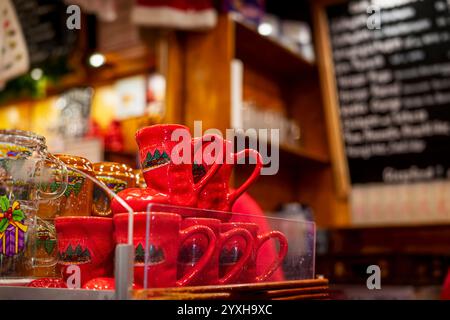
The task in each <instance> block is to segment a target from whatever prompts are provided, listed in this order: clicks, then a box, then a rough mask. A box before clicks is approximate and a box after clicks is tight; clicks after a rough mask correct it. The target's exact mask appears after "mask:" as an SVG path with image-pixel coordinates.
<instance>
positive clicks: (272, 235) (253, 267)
mask: <svg viewBox="0 0 450 320" xmlns="http://www.w3.org/2000/svg"><path fill="white" fill-rule="evenodd" d="M236 228H242V229H246V230H247V231H249V232H250V233H251V234H252V237H253V239H254V246H253V254H252V257H251V259H249V260H248V262H247V264H246V265H245V266H244V268H243V271H242V273H241V275H240V277H239V278H238V280H237V282H238V283H253V282H262V281H265V280H267V279H269V278H270V277H271V276H272V274H273V273H274V272H275V271H276V270H277V269H278V268H279V267H280V265H281V263H282V262H283V259H284V257H285V256H286V254H287V252H288V241H287V239H286V237H285V236H284V234H283V233H281V232H279V231H269V232H267V233H264V234H258V229H259V227H258V225H257V224H256V223H247V222H227V223H222V225H221V231H222V232H227V231H229V230H233V229H236ZM270 239H277V240H278V241H279V243H280V249H279V252H278V257H277V258H276V259H275V261H273V262H272V263H271V264H270V265H268V266H265V267H264V268H263V272H261V273H260V274H258V271H257V258H258V251H259V250H260V248H261V247H262V245H263V244H264V243H265V242H266V241H269V240H270ZM242 248H243V244H242V240H241V239H239V238H236V237H234V238H233V239H231V240H230V241H228V242H227V243H226V244H224V246H223V249H222V252H221V254H220V267H219V269H220V274H225V273H227V272H228V270H229V269H230V268H232V267H233V266H234V265H235V264H236V257H237V256H240V255H242V251H243V249H242Z"/></svg>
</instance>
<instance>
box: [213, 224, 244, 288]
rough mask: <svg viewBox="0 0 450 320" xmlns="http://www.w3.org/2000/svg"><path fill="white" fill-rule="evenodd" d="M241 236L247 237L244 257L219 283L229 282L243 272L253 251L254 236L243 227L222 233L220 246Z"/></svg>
mask: <svg viewBox="0 0 450 320" xmlns="http://www.w3.org/2000/svg"><path fill="white" fill-rule="evenodd" d="M235 236H239V237H242V238H244V239H245V252H244V254H243V255H242V257H241V258H240V259H239V260H238V261H237V262H236V263H235V264H234V266H233V267H232V268H231V269H230V270H229V271H228V273H226V274H225V275H224V276H223V277H222V278H220V279H219V280H218V284H227V283H230V282H232V281H234V280H235V279H236V278H237V277H238V276H239V275H240V274H241V272H242V270H243V267H244V265H245V264H246V263H247V261H248V259H250V258H251V256H252V253H253V236H252V235H251V233H250V232H248V231H247V230H246V229H243V228H237V229H232V230H228V231H227V232H225V233H222V235H221V239H220V245H219V247H220V248H222V246H223V245H224V244H225V243H226V242H227V241H228V240H229V239H230V238H231V237H235Z"/></svg>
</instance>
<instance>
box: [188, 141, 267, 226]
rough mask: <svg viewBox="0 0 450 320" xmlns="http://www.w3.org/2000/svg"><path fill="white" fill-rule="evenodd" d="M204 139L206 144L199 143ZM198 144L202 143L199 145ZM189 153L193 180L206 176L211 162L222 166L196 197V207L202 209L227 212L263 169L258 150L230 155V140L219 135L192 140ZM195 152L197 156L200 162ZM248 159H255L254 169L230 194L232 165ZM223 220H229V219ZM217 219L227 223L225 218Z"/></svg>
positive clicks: (231, 149) (231, 146)
mask: <svg viewBox="0 0 450 320" xmlns="http://www.w3.org/2000/svg"><path fill="white" fill-rule="evenodd" d="M204 140H209V141H207V142H203V141H204ZM200 142H203V143H201V144H200ZM193 153H194V161H195V162H194V168H193V169H194V172H193V174H194V181H195V180H196V179H200V178H202V177H203V175H204V174H206V173H209V170H211V169H212V165H211V164H212V163H216V162H218V163H222V166H221V167H220V169H219V170H218V172H217V173H216V174H215V175H214V176H212V178H211V180H209V182H208V183H207V184H206V186H205V187H204V188H203V189H202V190H201V192H200V194H199V197H198V202H197V207H198V208H202V209H210V210H218V211H227V212H228V211H231V207H232V206H233V204H234V202H235V201H236V200H237V198H239V197H240V196H241V195H242V193H244V192H245V190H247V189H248V188H249V187H250V186H251V185H252V183H254V182H255V180H256V179H257V178H258V177H259V175H260V174H261V169H262V167H263V161H262V157H261V155H260V154H259V152H258V151H256V150H254V149H244V150H242V151H240V152H238V153H234V150H233V144H232V143H231V141H228V140H224V139H222V137H220V136H219V135H205V136H203V137H202V138H196V139H195V141H194V142H193ZM199 153H201V158H200V160H199V155H200V154H199ZM251 158H253V159H254V160H255V168H254V169H253V171H252V173H251V175H250V177H248V179H247V180H246V181H245V182H244V183H243V184H242V185H241V186H239V187H237V188H236V189H235V190H234V191H230V186H229V182H230V177H231V173H232V171H233V168H234V166H235V165H236V164H238V162H239V160H241V159H251ZM200 161H201V163H200ZM227 217H228V218H230V217H231V216H227ZM218 218H221V220H227V218H226V217H218Z"/></svg>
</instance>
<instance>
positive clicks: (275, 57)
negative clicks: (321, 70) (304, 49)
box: [235, 21, 316, 77]
mask: <svg viewBox="0 0 450 320" xmlns="http://www.w3.org/2000/svg"><path fill="white" fill-rule="evenodd" d="M235 36H236V38H235V57H236V58H237V59H240V60H242V61H243V62H244V63H246V64H250V65H253V66H255V67H257V68H261V69H263V70H267V71H269V72H272V73H274V74H278V75H281V76H287V77H298V76H299V75H302V74H305V73H311V72H315V71H316V66H315V64H313V63H311V62H309V61H308V60H306V59H305V58H303V57H302V56H301V55H300V54H298V53H297V52H294V51H292V50H290V49H289V48H287V47H285V46H283V45H282V44H281V43H279V42H278V41H276V40H274V39H271V38H269V37H265V36H262V35H260V34H259V33H258V32H257V31H256V30H254V29H253V28H252V27H250V26H248V25H246V24H244V23H242V22H240V21H235Z"/></svg>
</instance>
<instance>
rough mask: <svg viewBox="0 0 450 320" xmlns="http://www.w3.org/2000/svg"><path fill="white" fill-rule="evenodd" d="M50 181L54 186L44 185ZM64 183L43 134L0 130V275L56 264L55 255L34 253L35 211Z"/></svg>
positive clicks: (20, 273) (61, 168)
mask: <svg viewBox="0 0 450 320" xmlns="http://www.w3.org/2000/svg"><path fill="white" fill-rule="evenodd" d="M49 167H52V168H57V170H48V168H49ZM51 184H54V185H57V187H56V188H53V189H52V190H47V188H46V187H44V186H47V185H51ZM66 187H67V169H66V166H65V165H64V164H63V163H61V162H60V161H59V160H58V159H56V158H54V157H53V156H52V155H51V154H50V153H48V151H47V146H46V141H45V138H44V137H42V136H39V135H36V134H35V133H33V132H28V131H21V130H0V278H6V277H8V278H9V277H12V278H14V277H23V276H26V275H29V274H30V270H32V268H34V267H37V266H43V265H45V266H48V265H55V264H56V255H54V256H53V257H50V258H49V257H41V256H40V255H37V247H36V245H37V243H38V241H37V240H38V238H37V237H38V230H37V226H38V224H39V223H38V221H37V216H36V214H37V210H38V203H39V201H40V200H44V199H56V198H58V197H59V196H61V195H62V194H63V193H64V192H65V190H66ZM52 232H53V233H52V235H51V236H52V237H54V231H52Z"/></svg>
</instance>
